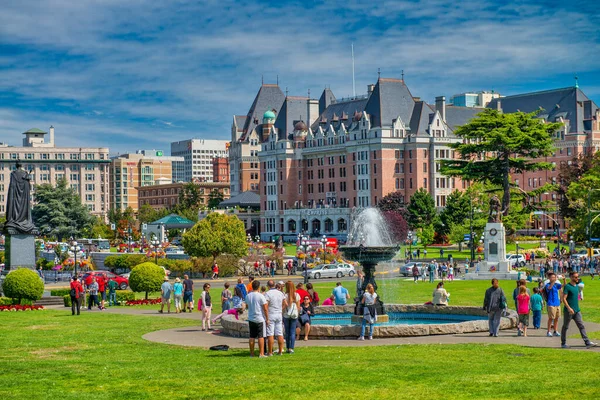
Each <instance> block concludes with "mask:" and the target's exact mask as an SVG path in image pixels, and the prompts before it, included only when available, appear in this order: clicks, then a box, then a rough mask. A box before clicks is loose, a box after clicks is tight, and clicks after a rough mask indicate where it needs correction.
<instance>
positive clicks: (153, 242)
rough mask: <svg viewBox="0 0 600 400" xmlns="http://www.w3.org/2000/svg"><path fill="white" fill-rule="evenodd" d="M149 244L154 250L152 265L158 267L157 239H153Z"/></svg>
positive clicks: (158, 243)
mask: <svg viewBox="0 0 600 400" xmlns="http://www.w3.org/2000/svg"><path fill="white" fill-rule="evenodd" d="M150 244H152V247H153V248H154V264H156V265H158V248H159V245H160V242H159V241H158V239H153V240H152V241H151V242H150Z"/></svg>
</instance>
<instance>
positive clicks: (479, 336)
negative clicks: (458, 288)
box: [92, 307, 600, 353]
mask: <svg viewBox="0 0 600 400" xmlns="http://www.w3.org/2000/svg"><path fill="white" fill-rule="evenodd" d="M157 310H158V308H157ZM157 310H140V309H135V308H134V307H114V308H109V309H107V310H106V311H104V312H107V313H115V314H127V315H142V316H148V317H155V318H180V319H194V320H198V323H199V325H198V326H188V327H182V328H174V329H167V330H161V331H156V332H151V333H147V334H145V335H144V336H143V338H144V339H146V340H149V341H152V342H158V343H164V344H173V345H179V346H188V347H201V348H209V347H211V346H215V345H220V344H226V345H228V346H229V347H230V348H235V349H245V348H247V347H248V339H245V338H233V337H230V336H226V335H224V334H221V332H220V331H219V328H220V325H218V324H217V325H215V330H213V331H210V332H203V331H202V328H201V325H200V316H201V314H200V313H199V312H193V313H181V314H175V313H174V312H172V313H170V314H168V313H167V312H166V310H165V312H164V313H163V314H159V313H158V311H157ZM92 312H94V311H92ZM546 321H547V319H546V316H544V317H543V318H542V324H541V326H542V329H538V330H535V329H532V328H530V329H528V330H527V334H528V337H518V336H517V330H516V329H509V330H504V331H501V332H500V335H499V336H498V337H489V336H488V334H487V333H486V332H477V333H465V334H456V335H436V336H417V337H406V338H382V339H374V340H372V341H369V340H365V341H358V340H352V339H333V340H331V339H311V340H309V341H307V342H305V341H303V340H297V341H296V347H298V348H302V347H307V346H310V347H315V346H318V347H322V346H326V347H328V346H331V347H356V346H358V347H362V346H381V345H406V344H468V343H479V344H511V345H521V346H527V347H539V348H556V349H558V348H560V338H558V337H546V329H545V328H544V327H545V326H546V324H547V322H546ZM584 323H585V327H586V330H587V332H588V334H589V333H590V332H596V331H600V324H596V323H592V322H586V321H584ZM560 326H562V317H561V320H560V321H559V328H560ZM572 335H576V336H577V337H576V338H575V337H573V338H569V339H568V340H567V344H569V345H570V346H571V348H572V349H575V350H586V351H595V352H599V353H600V347H596V348H593V349H589V350H588V349H586V348H585V346H584V344H583V341H582V340H581V337H580V336H579V331H578V330H577V326H576V325H575V324H574V323H573V322H572V323H571V325H570V327H569V336H572Z"/></svg>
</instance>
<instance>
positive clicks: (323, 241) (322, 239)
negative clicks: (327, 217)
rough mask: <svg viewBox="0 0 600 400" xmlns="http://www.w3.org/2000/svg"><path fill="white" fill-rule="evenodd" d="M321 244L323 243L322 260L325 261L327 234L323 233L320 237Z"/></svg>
mask: <svg viewBox="0 0 600 400" xmlns="http://www.w3.org/2000/svg"><path fill="white" fill-rule="evenodd" d="M321 244H322V245H323V262H325V250H326V249H327V236H325V235H323V237H322V238H321Z"/></svg>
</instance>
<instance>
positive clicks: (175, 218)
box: [150, 214, 194, 226]
mask: <svg viewBox="0 0 600 400" xmlns="http://www.w3.org/2000/svg"><path fill="white" fill-rule="evenodd" d="M150 225H167V226H173V225H192V226H193V225H194V222H193V221H190V220H189V219H187V218H183V217H181V216H179V215H177V214H170V215H167V216H166V217H163V218H161V219H159V220H157V221H154V222H151V223H150Z"/></svg>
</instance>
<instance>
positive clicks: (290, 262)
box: [286, 260, 294, 276]
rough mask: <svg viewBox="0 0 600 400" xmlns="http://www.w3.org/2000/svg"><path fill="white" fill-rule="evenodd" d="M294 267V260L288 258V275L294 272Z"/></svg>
mask: <svg viewBox="0 0 600 400" xmlns="http://www.w3.org/2000/svg"><path fill="white" fill-rule="evenodd" d="M293 268H294V263H293V262H292V260H288V262H287V266H286V269H287V274H288V276H290V275H291V274H292V269H293Z"/></svg>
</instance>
